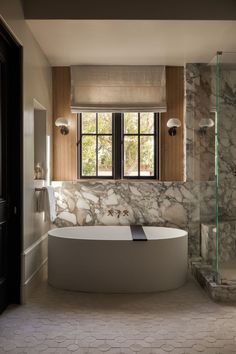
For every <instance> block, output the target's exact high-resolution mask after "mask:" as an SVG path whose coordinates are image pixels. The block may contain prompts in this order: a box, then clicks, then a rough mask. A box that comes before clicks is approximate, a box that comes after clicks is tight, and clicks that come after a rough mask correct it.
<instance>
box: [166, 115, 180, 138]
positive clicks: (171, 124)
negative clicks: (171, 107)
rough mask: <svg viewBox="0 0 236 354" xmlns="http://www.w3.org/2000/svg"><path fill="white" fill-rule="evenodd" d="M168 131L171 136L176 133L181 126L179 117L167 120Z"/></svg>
mask: <svg viewBox="0 0 236 354" xmlns="http://www.w3.org/2000/svg"><path fill="white" fill-rule="evenodd" d="M167 127H168V128H169V130H168V132H169V134H170V135H171V136H174V135H176V133H177V128H179V127H181V121H180V120H179V119H178V118H170V119H169V120H168V122H167Z"/></svg>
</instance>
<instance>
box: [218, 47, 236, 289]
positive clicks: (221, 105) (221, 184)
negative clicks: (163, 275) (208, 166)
mask: <svg viewBox="0 0 236 354" xmlns="http://www.w3.org/2000/svg"><path fill="white" fill-rule="evenodd" d="M215 64H216V65H215V102H216V230H215V233H214V244H213V247H214V249H215V264H214V268H215V271H216V274H217V275H218V277H217V278H218V282H220V283H225V284H229V283H232V282H236V53H227V52H218V53H217V56H216V63H215Z"/></svg>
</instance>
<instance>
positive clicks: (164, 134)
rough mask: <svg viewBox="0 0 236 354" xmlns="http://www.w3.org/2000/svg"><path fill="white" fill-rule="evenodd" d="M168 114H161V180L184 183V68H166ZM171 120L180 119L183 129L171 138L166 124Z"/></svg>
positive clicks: (179, 129)
mask: <svg viewBox="0 0 236 354" xmlns="http://www.w3.org/2000/svg"><path fill="white" fill-rule="evenodd" d="M166 99H167V112H166V113H162V114H161V180H162V181H183V179H184V68H183V67H181V66H168V67H166ZM169 118H178V119H179V120H180V121H181V127H180V128H178V129H177V134H176V135H175V136H170V135H169V133H168V128H167V126H166V123H167V121H168V119H169Z"/></svg>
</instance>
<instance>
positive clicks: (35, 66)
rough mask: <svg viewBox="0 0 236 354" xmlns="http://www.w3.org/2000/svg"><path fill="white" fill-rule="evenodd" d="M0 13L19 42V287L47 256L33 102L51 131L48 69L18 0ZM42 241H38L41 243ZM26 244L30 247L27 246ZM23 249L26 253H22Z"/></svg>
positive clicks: (1, 5) (5, 2) (1, 6)
mask: <svg viewBox="0 0 236 354" xmlns="http://www.w3.org/2000/svg"><path fill="white" fill-rule="evenodd" d="M0 14H1V17H2V18H3V20H4V21H5V22H6V24H7V25H8V27H9V28H10V30H11V31H12V32H13V34H14V35H15V37H16V38H17V39H18V41H19V42H20V43H21V44H22V45H23V107H24V114H23V117H24V118H23V125H24V129H23V131H24V196H23V198H24V221H23V250H22V262H23V267H22V268H23V277H22V288H23V289H24V288H25V287H24V285H26V284H29V283H30V280H31V279H33V278H32V276H33V275H34V274H35V275H36V273H37V271H38V270H40V268H41V266H42V264H43V262H45V259H46V257H47V255H46V251H45V246H44V245H43V243H44V242H45V241H44V239H41V237H42V235H43V234H44V233H45V232H46V231H47V228H48V225H46V224H45V222H44V219H43V215H40V214H36V213H35V193H34V180H33V171H34V105H35V103H34V102H35V101H34V100H36V101H37V102H39V103H40V104H41V105H42V106H43V107H44V108H45V109H46V110H47V131H48V133H50V131H51V115H52V111H51V110H52V108H51V68H50V66H49V63H48V61H47V59H46V57H45V56H44V54H43V53H42V51H41V49H40V47H39V45H38V43H37V42H36V40H35V39H34V37H33V35H32V33H31V32H30V30H29V28H28V25H27V24H26V22H25V20H24V17H23V10H22V6H21V2H20V0H10V1H9V0H1V2H0ZM41 241H42V242H41ZM29 247H30V248H29ZM25 251H26V252H25Z"/></svg>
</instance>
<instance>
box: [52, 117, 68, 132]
mask: <svg viewBox="0 0 236 354" xmlns="http://www.w3.org/2000/svg"><path fill="white" fill-rule="evenodd" d="M55 126H56V127H58V128H60V132H61V134H62V135H67V134H68V133H69V128H68V127H69V122H68V120H67V119H66V118H62V117H60V118H57V120H56V121H55Z"/></svg>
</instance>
